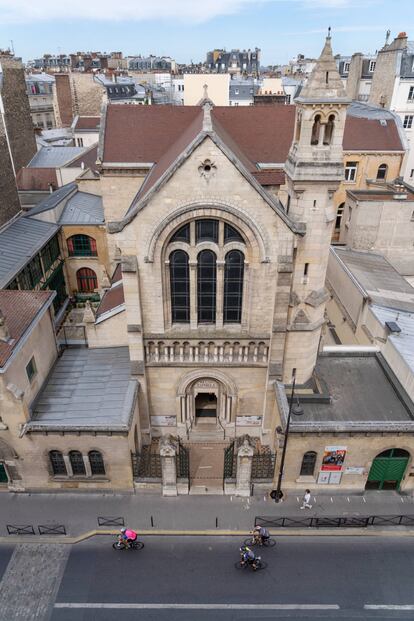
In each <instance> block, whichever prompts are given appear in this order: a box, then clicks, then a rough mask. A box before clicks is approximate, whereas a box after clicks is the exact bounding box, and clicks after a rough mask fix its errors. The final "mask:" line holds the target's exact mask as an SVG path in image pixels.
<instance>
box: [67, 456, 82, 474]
mask: <svg viewBox="0 0 414 621" xmlns="http://www.w3.org/2000/svg"><path fill="white" fill-rule="evenodd" d="M69 461H70V465H71V466H72V472H73V474H74V475H75V476H76V475H79V474H81V475H82V474H86V470H85V462H84V461H83V457H82V453H81V452H80V451H70V452H69Z"/></svg>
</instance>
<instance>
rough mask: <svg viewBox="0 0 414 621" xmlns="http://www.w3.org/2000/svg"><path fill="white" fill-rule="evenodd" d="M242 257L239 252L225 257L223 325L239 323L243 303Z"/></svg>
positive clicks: (231, 252)
mask: <svg viewBox="0 0 414 621" xmlns="http://www.w3.org/2000/svg"><path fill="white" fill-rule="evenodd" d="M243 276H244V256H243V253H242V252H240V250H231V251H230V252H228V253H227V255H226V261H225V269H224V308H223V321H224V323H240V322H241V318H242V302H243Z"/></svg>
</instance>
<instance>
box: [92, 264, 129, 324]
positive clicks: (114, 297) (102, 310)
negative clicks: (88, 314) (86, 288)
mask: <svg viewBox="0 0 414 621" xmlns="http://www.w3.org/2000/svg"><path fill="white" fill-rule="evenodd" d="M124 303H125V297H124V285H123V283H122V268H121V264H120V263H118V265H117V266H116V268H115V270H114V273H113V274H112V278H111V288H110V289H107V290H106V291H105V293H104V294H103V296H102V299H101V303H100V304H99V306H98V309H97V311H96V320H97V322H99V321H104V320H105V317H104V315H106V314H107V313H110V312H111V311H115V309H119V312H120V311H121V310H123V308H122V306H123V304H124ZM114 314H115V313H114Z"/></svg>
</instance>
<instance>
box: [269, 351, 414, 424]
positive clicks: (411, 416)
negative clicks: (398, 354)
mask: <svg viewBox="0 0 414 621" xmlns="http://www.w3.org/2000/svg"><path fill="white" fill-rule="evenodd" d="M315 377H316V378H317V380H318V384H319V386H322V391H321V392H319V393H318V391H317V389H315V390H314V394H309V390H308V391H306V392H303V391H302V394H301V388H300V387H299V388H298V390H297V395H298V396H299V398H300V403H301V405H302V407H303V410H304V414H303V415H302V416H300V417H299V416H295V417H292V421H291V431H292V432H296V433H301V432H303V431H314V432H324V431H325V432H330V433H332V432H334V431H335V432H339V431H342V432H346V431H348V432H351V431H361V432H381V431H400V430H401V431H403V430H405V431H409V430H410V431H414V405H413V403H412V401H411V400H410V399H409V397H408V395H407V394H406V393H405V391H404V389H403V388H402V386H401V385H400V384H399V382H398V380H397V378H396V377H395V376H394V375H393V373H392V371H391V369H390V368H389V367H388V365H387V363H386V362H385V360H384V359H383V358H382V356H381V355H380V354H376V355H375V354H369V355H366V354H365V355H364V354H358V353H356V354H354V355H352V354H349V353H348V354H346V355H343V354H342V355H341V354H322V355H320V357H319V359H318V362H317V364H316V368H315ZM285 390H286V391H287V392H288V394H289V388H288V387H286V389H285V387H284V385H283V384H279V383H278V384H277V389H276V394H277V398H278V401H279V403H280V405H281V406H282V412H283V416H284V418H285V421H286V416H287V410H288V401H287V397H286V392H285Z"/></svg>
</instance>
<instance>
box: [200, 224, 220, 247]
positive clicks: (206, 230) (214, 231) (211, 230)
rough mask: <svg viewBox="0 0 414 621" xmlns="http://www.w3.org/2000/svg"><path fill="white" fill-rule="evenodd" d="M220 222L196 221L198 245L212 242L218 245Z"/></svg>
mask: <svg viewBox="0 0 414 621" xmlns="http://www.w3.org/2000/svg"><path fill="white" fill-rule="evenodd" d="M218 229H219V223H218V220H197V221H196V243H199V242H202V241H211V242H214V243H216V244H217V243H218Z"/></svg>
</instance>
